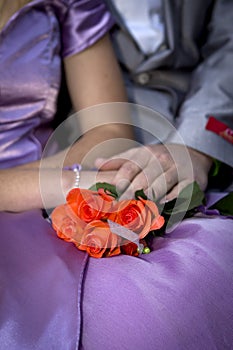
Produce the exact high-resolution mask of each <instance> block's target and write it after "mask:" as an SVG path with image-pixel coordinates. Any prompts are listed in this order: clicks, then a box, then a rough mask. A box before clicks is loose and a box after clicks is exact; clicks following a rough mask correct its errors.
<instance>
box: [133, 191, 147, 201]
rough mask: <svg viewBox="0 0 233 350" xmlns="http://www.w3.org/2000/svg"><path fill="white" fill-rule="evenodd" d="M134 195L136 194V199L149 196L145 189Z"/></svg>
mask: <svg viewBox="0 0 233 350" xmlns="http://www.w3.org/2000/svg"><path fill="white" fill-rule="evenodd" d="M134 196H135V199H137V200H138V199H139V200H140V198H142V199H147V196H146V195H145V193H144V191H143V189H141V190H138V191H136V192H135V194H134Z"/></svg>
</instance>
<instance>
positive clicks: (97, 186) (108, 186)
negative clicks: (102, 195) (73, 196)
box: [89, 182, 119, 199]
mask: <svg viewBox="0 0 233 350" xmlns="http://www.w3.org/2000/svg"><path fill="white" fill-rule="evenodd" d="M100 188H103V189H104V191H105V192H108V193H109V194H110V195H111V196H112V197H114V198H115V199H118V198H119V195H118V193H117V190H116V186H114V185H111V184H109V183H107V182H97V183H95V184H94V185H93V186H91V187H90V188H89V190H90V191H98V190H99V189H100Z"/></svg>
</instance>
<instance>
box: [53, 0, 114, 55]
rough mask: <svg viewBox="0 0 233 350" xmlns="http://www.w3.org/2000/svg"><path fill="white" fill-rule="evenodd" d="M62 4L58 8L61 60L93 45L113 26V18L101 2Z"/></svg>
mask: <svg viewBox="0 0 233 350" xmlns="http://www.w3.org/2000/svg"><path fill="white" fill-rule="evenodd" d="M62 3H63V6H59V11H60V13H59V20H60V27H61V39H62V52H61V54H62V57H63V58H64V57H67V56H71V55H74V54H76V53H78V52H80V51H83V50H85V49H86V48H88V47H89V46H91V45H93V44H94V43H95V42H96V41H98V40H99V39H100V38H101V37H103V36H104V34H106V33H107V32H108V31H109V29H110V28H111V27H112V26H113V24H114V20H113V17H112V16H111V14H110V12H109V11H108V9H107V7H106V5H105V3H104V2H103V1H101V0H72V1H71V0H67V1H62ZM64 3H65V7H64Z"/></svg>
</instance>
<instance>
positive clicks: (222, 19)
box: [106, 0, 233, 166]
mask: <svg viewBox="0 0 233 350" xmlns="http://www.w3.org/2000/svg"><path fill="white" fill-rule="evenodd" d="M106 2H107V3H108V5H109V7H110V9H111V10H112V13H113V14H114V15H115V18H116V22H117V23H118V28H116V29H115V30H114V32H113V43H114V47H115V50H116V54H117V56H118V58H119V61H120V62H121V64H122V67H123V70H124V75H125V77H126V81H127V88H128V92H129V98H130V101H132V102H135V103H138V104H142V105H145V106H149V107H150V108H154V109H155V110H158V111H160V112H162V113H163V114H164V116H165V117H168V118H169V120H170V121H171V122H172V123H173V124H174V125H176V127H177V130H178V131H179V133H180V135H181V136H182V138H183V140H184V142H185V144H186V145H188V146H190V147H193V148H195V149H198V150H200V151H202V152H203V153H206V154H208V155H210V156H212V157H214V158H216V159H219V160H221V161H223V162H225V163H227V164H229V165H231V166H233V157H232V153H233V152H232V151H233V146H232V144H230V143H229V142H228V141H226V140H224V139H222V138H221V137H219V136H218V135H216V134H214V133H212V132H210V131H207V130H205V125H206V122H207V119H208V116H209V115H215V116H216V117H217V118H218V119H219V120H220V121H223V122H225V123H227V124H228V125H229V126H230V127H231V128H232V127H233V1H232V0H216V1H214V0H205V1H202V0H195V1H184V0H164V1H163V2H162V3H163V9H162V10H163V16H164V20H165V28H166V43H167V46H163V47H162V48H161V50H158V51H156V52H154V53H153V54H151V55H144V54H143V53H142V52H141V51H140V49H139V47H138V46H137V43H136V42H135V41H134V40H133V38H132V37H131V35H130V33H129V32H128V30H127V27H126V26H125V24H124V23H123V21H122V19H121V18H120V16H119V13H118V12H117V11H116V9H115V8H114V1H111V0H106ZM155 91H156V94H155V95H154V94H153V92H155ZM158 93H159V94H163V98H161V97H160V98H158V95H157V94H158ZM160 96H161V95H160ZM165 99H167V102H165ZM166 141H167V142H174V143H176V142H179V141H178V139H177V137H176V135H169V136H167V139H166Z"/></svg>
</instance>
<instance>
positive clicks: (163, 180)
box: [145, 166, 178, 200]
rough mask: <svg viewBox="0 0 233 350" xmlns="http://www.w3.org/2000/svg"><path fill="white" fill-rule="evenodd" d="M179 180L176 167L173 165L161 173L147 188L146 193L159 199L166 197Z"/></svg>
mask: <svg viewBox="0 0 233 350" xmlns="http://www.w3.org/2000/svg"><path fill="white" fill-rule="evenodd" d="M177 181H178V176H177V171H176V167H174V166H173V167H171V168H169V170H167V171H165V172H163V173H162V174H161V175H159V176H158V177H157V178H156V179H155V180H154V181H153V183H152V184H151V185H150V187H148V188H147V189H146V191H145V193H146V195H147V196H148V197H149V198H154V197H155V199H156V200H158V199H159V198H162V197H164V196H165V195H166V194H167V193H168V192H169V191H170V190H171V189H172V188H173V187H174V186H175V185H176V184H177Z"/></svg>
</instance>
